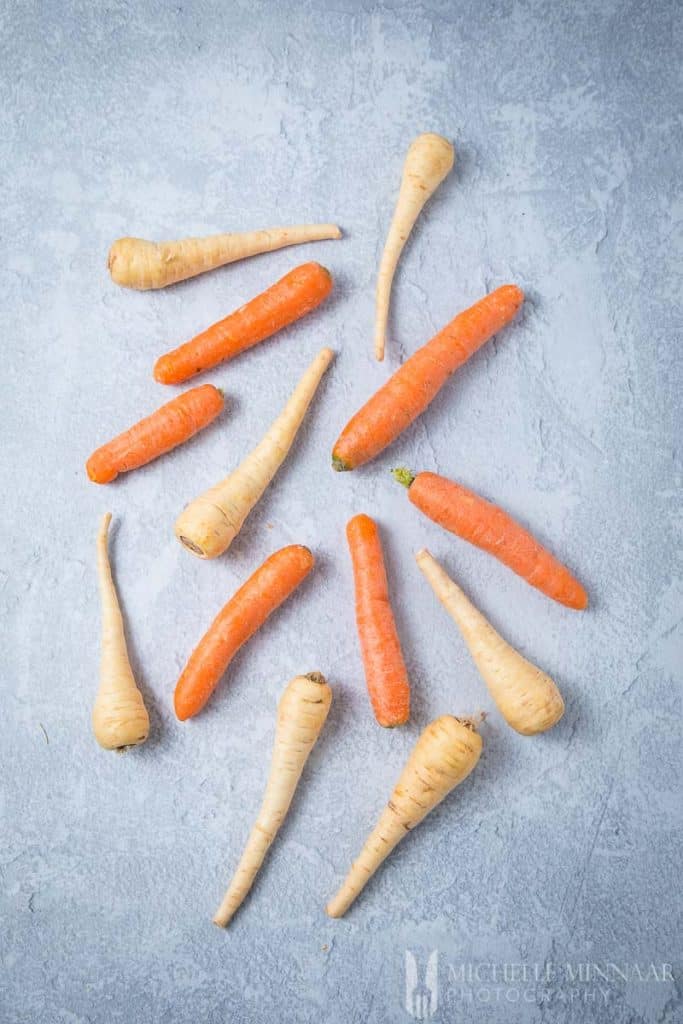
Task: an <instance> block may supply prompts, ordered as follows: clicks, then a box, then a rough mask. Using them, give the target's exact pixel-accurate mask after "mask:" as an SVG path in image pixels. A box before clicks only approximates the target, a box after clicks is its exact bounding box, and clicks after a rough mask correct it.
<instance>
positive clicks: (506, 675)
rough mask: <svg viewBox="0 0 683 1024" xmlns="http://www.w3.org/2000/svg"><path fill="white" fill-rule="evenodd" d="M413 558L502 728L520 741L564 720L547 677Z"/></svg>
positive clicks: (425, 561) (433, 563) (431, 566)
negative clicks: (466, 653)
mask: <svg viewBox="0 0 683 1024" xmlns="http://www.w3.org/2000/svg"><path fill="white" fill-rule="evenodd" d="M415 558H416V561H417V564H418V565H419V567H420V569H421V570H422V572H423V574H424V576H425V578H426V579H427V580H428V582H429V583H430V584H431V586H432V589H433V591H434V593H435V594H436V596H437V597H438V599H439V601H440V602H441V604H442V605H443V606H444V608H445V609H446V611H447V612H448V614H449V615H450V616H451V618H452V619H453V621H454V622H455V623H456V625H457V626H458V627H459V628H460V632H461V633H462V635H463V639H464V641H465V643H466V644H467V647H468V648H469V652H470V654H471V655H472V658H473V659H474V663H475V665H476V666H477V668H478V669H479V671H480V672H481V675H482V677H483V679H484V682H485V683H486V685H487V686H488V688H489V692H490V694H491V696H492V697H493V699H494V701H495V702H496V705H497V706H498V710H499V711H500V713H501V714H502V716H503V718H504V719H505V721H506V722H507V723H508V725H510V726H511V727H512V728H513V729H515V730H516V731H517V732H520V733H522V735H523V736H534V735H535V734H536V733H539V732H546V730H548V729H551V728H552V727H553V726H554V725H556V724H557V722H559V720H560V719H561V718H562V715H563V714H564V701H563V700H562V694H561V693H560V691H559V690H558V688H557V686H556V684H555V682H554V681H553V680H552V679H551V678H550V676H549V675H546V673H545V672H542V671H541V669H540V668H537V667H536V665H532V663H531V662H530V661H527V660H526V658H523V657H522V655H521V654H520V653H519V651H516V650H515V649H514V647H511V646H510V644H508V643H506V642H505V640H503V638H502V636H500V635H499V634H498V633H497V632H496V631H495V629H494V628H493V626H492V625H491V624H490V622H487V620H486V619H485V618H484V616H483V615H482V614H481V612H480V611H479V610H478V609H477V608H475V606H474V605H473V604H472V602H471V601H469V600H468V599H467V597H466V596H465V594H464V593H463V592H462V590H461V589H460V587H459V586H458V585H457V583H456V582H455V580H452V579H451V578H450V576H448V574H447V573H446V572H445V571H444V569H442V567H441V566H440V565H439V563H438V562H437V560H436V559H435V558H434V557H433V556H432V555H430V553H429V551H427V550H425V549H423V550H422V551H418V553H417V555H416V556H415Z"/></svg>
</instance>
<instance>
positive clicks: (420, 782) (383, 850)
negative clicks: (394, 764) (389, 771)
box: [326, 715, 482, 917]
mask: <svg viewBox="0 0 683 1024" xmlns="http://www.w3.org/2000/svg"><path fill="white" fill-rule="evenodd" d="M481 748H482V742H481V736H480V735H479V733H478V732H477V731H476V729H475V728H474V725H473V724H472V723H471V722H469V721H464V720H461V719H459V718H453V716H452V715H442V716H441V717H440V718H437V719H435V720H434V721H433V722H431V724H430V725H428V726H427V728H426V729H425V730H424V732H423V733H422V734H421V736H420V738H419V739H418V741H417V743H416V744H415V747H414V748H413V752H412V754H411V755H410V757H409V759H408V762H407V764H406V766H405V768H404V769H403V771H402V773H401V777H400V779H399V780H398V782H397V783H396V786H395V787H394V791H393V793H392V794H391V799H390V800H389V803H388V804H387V806H386V807H385V808H384V810H383V811H382V814H381V817H380V819H379V821H378V823H377V825H376V826H375V827H374V829H373V830H372V832H371V833H370V835H369V836H368V838H367V839H366V841H365V845H364V846H363V849H362V850H361V852H360V856H359V857H358V859H357V860H356V861H355V862H354V864H353V865H352V866H351V870H350V871H349V873H348V875H347V877H346V880H345V882H344V884H343V885H342V887H341V889H340V890H339V892H338V893H337V895H336V896H335V897H334V899H332V900H330V902H329V903H328V904H327V908H326V909H327V913H328V914H329V915H330V917H341V916H342V915H343V914H345V913H346V911H347V910H348V909H349V907H350V906H351V904H352V903H353V901H354V900H355V899H356V897H357V896H358V894H359V893H360V892H361V890H362V889H363V888H364V887H365V885H366V884H367V882H368V880H369V879H370V878H371V877H372V876H373V875H374V873H375V871H376V870H377V868H378V867H379V866H380V864H382V863H383V861H384V860H386V858H387V857H388V856H389V854H390V853H391V851H392V850H393V849H394V847H395V846H396V845H397V844H398V843H400V841H401V840H402V839H403V837H404V836H405V835H406V834H407V833H408V832H410V831H411V830H412V829H414V828H415V826H416V825H419V824H420V822H421V821H422V820H423V818H426V817H427V815H428V814H429V812H430V811H432V810H433V809H434V808H435V807H436V806H437V805H438V804H440V803H441V801H442V800H443V798H444V797H445V796H447V795H448V794H449V793H450V791H451V790H452V789H454V788H455V786H457V785H458V783H460V782H462V781H463V779H466V778H467V776H468V775H469V774H470V772H471V771H472V769H473V768H474V767H475V765H476V764H477V761H478V760H479V756H480V754H481Z"/></svg>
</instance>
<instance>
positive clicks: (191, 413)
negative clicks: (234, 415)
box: [85, 384, 224, 484]
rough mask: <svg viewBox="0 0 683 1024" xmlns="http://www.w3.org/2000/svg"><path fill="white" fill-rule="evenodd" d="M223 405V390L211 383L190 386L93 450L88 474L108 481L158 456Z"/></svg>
mask: <svg viewBox="0 0 683 1024" xmlns="http://www.w3.org/2000/svg"><path fill="white" fill-rule="evenodd" d="M223 405H224V399H223V392H222V391H219V390H218V388H215V387H214V386H213V384H202V385H201V387H198V388H190V390H189V391H185V392H184V393H183V394H182V395H178V397H177V398H174V399H173V400H172V401H170V402H166V404H165V405H162V406H161V407H160V408H159V409H157V410H156V412H153V413H152V415H151V416H146V417H145V419H144V420H140V422H139V423H136V424H135V425H134V426H132V427H131V428H130V429H129V430H125V431H124V432H123V434H119V436H118V437H115V438H114V439H113V440H112V441H109V442H108V443H107V444H103V445H102V447H101V448H98V449H97V451H95V452H93V454H92V455H91V456H90V458H89V459H88V461H87V462H86V464H85V468H86V471H87V473H88V476H89V477H90V479H91V480H93V481H94V482H95V483H96V484H108V483H110V482H111V481H112V480H114V479H115V478H116V477H117V476H118V475H119V473H127V472H128V471H129V470H131V469H137V468H138V466H144V465H145V463H147V462H151V461H152V459H158V458H159V456H160V455H164V453H165V452H170V451H171V449H172V448H177V447H178V445H179V444H182V443H183V441H187V440H188V439H189V438H190V437H192V435H193V434H196V433H197V431H198V430H202V429H203V428H204V427H206V426H208V425H209V423H211V420H213V419H215V418H216V416H218V413H219V412H220V411H221V409H222V408H223Z"/></svg>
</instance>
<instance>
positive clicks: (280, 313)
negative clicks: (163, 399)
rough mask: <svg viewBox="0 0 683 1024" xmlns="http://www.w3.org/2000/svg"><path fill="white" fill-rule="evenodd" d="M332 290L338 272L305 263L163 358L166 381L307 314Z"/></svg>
mask: <svg viewBox="0 0 683 1024" xmlns="http://www.w3.org/2000/svg"><path fill="white" fill-rule="evenodd" d="M331 291H332V276H331V274H330V272H329V270H326V268H325V267H321V266H320V264H319V263H302V264H301V266H300V267H295V268H294V270H290V272H289V273H288V274H285V276H284V277H283V278H281V279H280V280H279V281H276V282H275V284H273V285H271V286H270V288H267V289H266V291H264V292H261V294H260V295H257V296H256V297H255V298H253V299H251V301H250V302H247V303H246V304H245V305H244V306H240V308H239V309H238V310H236V311H235V312H234V313H231V314H230V315H229V316H226V317H225V319H223V320H219V321H218V323H215V324H213V326H211V327H208V328H207V329H206V330H205V331H202V333H201V334H198V335H197V336H196V337H194V338H192V339H191V340H190V341H187V342H185V344H184V345H180V346H179V347H178V348H175V349H173V351H172V352H167V353H166V355H163V356H161V357H160V358H159V359H157V361H156V364H155V366H154V377H155V379H156V380H158V381H159V383H160V384H181V383H182V382H183V381H185V380H189V378H190V377H194V376H195V374H197V373H202V372H203V371H204V370H208V369H210V368H211V367H212V366H217V365H218V364H219V363H222V362H225V361H226V360H228V359H232V358H233V357H234V356H236V355H238V354H239V353H240V352H244V351H245V349H248V348H251V347H252V345H256V344H257V343H258V342H259V341H263V340H264V338H269V337H270V336H271V334H275V332H276V331H280V330H282V328H283V327H287V326H288V324H291V323H294V321H295V320H299V319H301V317H303V316H305V315H306V314H307V313H310V312H311V310H313V309H315V308H316V306H319V305H320V303H321V302H322V301H323V300H324V299H326V298H327V296H328V295H329V294H330V292H331Z"/></svg>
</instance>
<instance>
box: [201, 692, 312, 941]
mask: <svg viewBox="0 0 683 1024" xmlns="http://www.w3.org/2000/svg"><path fill="white" fill-rule="evenodd" d="M331 703H332V691H331V689H330V687H329V686H328V685H327V683H326V682H325V679H324V677H323V676H322V675H321V674H320V673H319V672H310V673H309V674H308V675H306V676H297V677H296V678H295V679H293V680H292V681H291V683H289V685H288V686H287V688H286V689H285V692H284V693H283V695H282V697H281V699H280V703H279V705H278V709H277V729H276V732H275V744H274V747H273V757H272V761H271V766H270V774H269V776H268V784H267V786H266V792H265V795H264V797H263V803H262V804H261V810H260V811H259V814H258V818H257V819H256V823H255V825H254V827H253V828H252V830H251V834H250V836H249V839H248V840H247V845H246V847H245V850H244V853H243V854H242V858H241V860H240V862H239V864H238V865H237V870H236V871H235V874H234V877H233V879H232V881H231V883H230V886H229V887H228V890H227V892H226V894H225V896H224V897H223V902H222V903H221V905H220V907H219V908H218V910H217V911H216V913H215V915H214V918H213V921H214V924H217V925H220V926H221V927H222V928H225V926H226V925H227V924H228V923H229V921H230V920H231V918H232V917H233V915H234V913H235V911H236V910H237V908H238V907H239V906H240V905H241V904H242V903H243V901H244V899H245V897H246V895H247V893H248V892H249V890H250V889H251V887H252V885H253V884H254V879H255V878H256V875H257V874H258V871H259V868H260V867H261V864H262V863H263V861H264V858H265V856H266V854H267V853H268V850H269V849H270V846H271V844H272V842H273V840H274V839H275V836H276V835H277V833H278V830H279V828H280V826H281V825H282V822H283V821H284V820H285V817H286V815H287V811H288V810H289V805H290V804H291V802H292V797H293V796H294V792H295V790H296V787H297V784H298V782H299V779H300V777H301V773H302V771H303V769H304V765H305V764H306V761H307V760H308V755H309V754H310V752H311V750H312V749H313V747H314V746H315V742H316V740H317V739H318V736H319V735H320V731H321V729H322V727H323V725H324V724H325V719H326V718H327V713H328V711H329V710H330V704H331Z"/></svg>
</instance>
